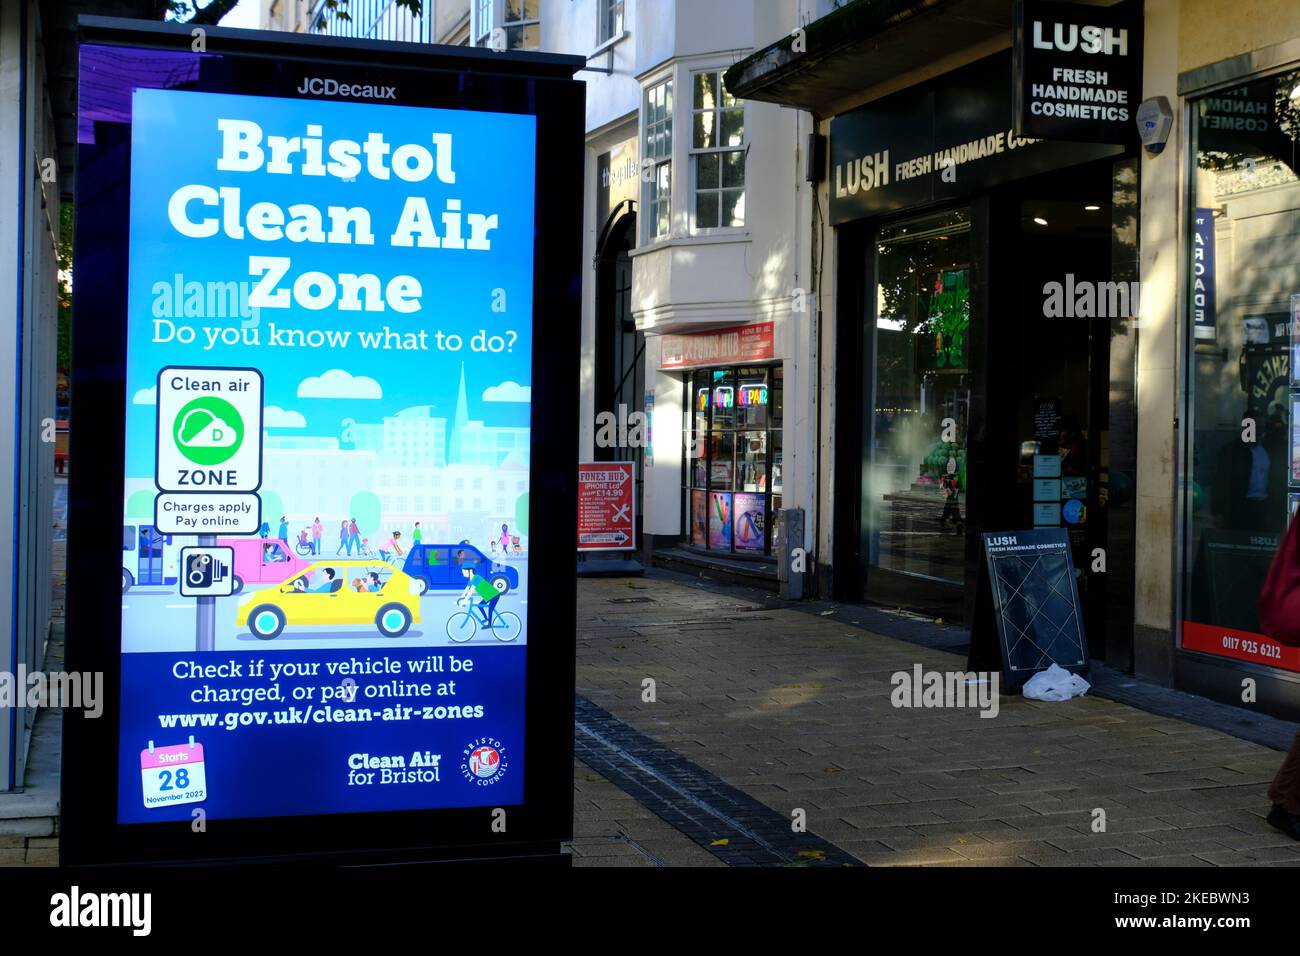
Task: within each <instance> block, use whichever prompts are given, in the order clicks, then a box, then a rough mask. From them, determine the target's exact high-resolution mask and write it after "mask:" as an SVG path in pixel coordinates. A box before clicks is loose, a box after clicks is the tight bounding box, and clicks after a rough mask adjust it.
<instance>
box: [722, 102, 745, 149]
mask: <svg viewBox="0 0 1300 956" xmlns="http://www.w3.org/2000/svg"><path fill="white" fill-rule="evenodd" d="M721 114H722V132H721V136H720V139H721V144H722V145H723V146H739V145H740V144H741V143H743V142H744V141H745V110H744V108H743V107H742V108H740V109H734V110H722V111H721Z"/></svg>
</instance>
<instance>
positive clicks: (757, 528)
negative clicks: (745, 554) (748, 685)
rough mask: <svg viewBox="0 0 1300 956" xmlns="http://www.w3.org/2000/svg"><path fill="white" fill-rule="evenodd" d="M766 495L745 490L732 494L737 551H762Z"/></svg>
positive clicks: (765, 531)
mask: <svg viewBox="0 0 1300 956" xmlns="http://www.w3.org/2000/svg"><path fill="white" fill-rule="evenodd" d="M766 497H767V496H766V495H763V494H753V493H751V492H747V491H737V492H736V493H735V494H734V495H732V499H731V501H732V508H733V509H734V511H735V518H736V520H735V531H734V533H735V537H736V550H737V551H762V550H764V548H765V547H766V546H767V515H766V508H765V504H766V502H765V499H766Z"/></svg>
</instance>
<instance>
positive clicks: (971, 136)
mask: <svg viewBox="0 0 1300 956" xmlns="http://www.w3.org/2000/svg"><path fill="white" fill-rule="evenodd" d="M1010 75H1011V56H1010V54H1008V53H998V54H994V55H993V56H990V57H987V58H985V59H983V60H979V61H977V62H975V63H972V64H970V65H968V66H964V67H962V68H960V69H958V70H953V71H952V72H951V73H946V74H944V75H943V76H941V77H937V78H936V79H934V80H931V81H928V82H926V83H922V84H919V85H917V86H915V87H911V88H909V89H906V90H903V91H901V92H898V93H894V94H891V95H889V96H886V97H883V98H882V99H879V100H876V101H874V102H871V103H867V104H865V105H864V106H860V107H858V108H857V109H854V110H850V111H849V112H847V113H841V114H840V115H839V116H836V117H835V118H834V119H832V120H831V130H830V179H831V181H830V220H831V224H832V225H839V224H840V223H844V222H849V221H851V220H853V219H859V218H863V217H866V216H874V215H880V214H882V213H889V212H896V211H898V210H902V209H907V208H910V207H912V206H916V205H920V204H923V203H929V202H937V201H941V200H946V199H958V198H961V197H965V196H969V195H971V194H972V193H975V192H978V191H980V190H982V189H987V188H988V187H990V186H995V185H997V184H999V183H1005V182H1010V181H1011V180H1014V179H1020V178H1023V177H1026V176H1036V175H1038V174H1040V173H1045V172H1049V171H1051V170H1054V169H1060V168H1062V167H1065V166H1071V165H1074V164H1075V163H1086V162H1089V161H1090V160H1094V159H1100V158H1102V157H1104V156H1115V155H1118V154H1119V153H1120V152H1122V150H1121V148H1120V147H1117V146H1107V145H1099V144H1087V143H1058V142H1052V141H1050V140H1044V139H1036V138H1033V137H1031V136H1028V135H1023V134H1022V133H1020V132H1018V131H1017V130H1016V129H1014V128H1013V123H1012V120H1011V117H1012V95H1011V87H1010V83H1009V82H1008V78H1009V77H1010Z"/></svg>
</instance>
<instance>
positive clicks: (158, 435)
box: [118, 89, 536, 822]
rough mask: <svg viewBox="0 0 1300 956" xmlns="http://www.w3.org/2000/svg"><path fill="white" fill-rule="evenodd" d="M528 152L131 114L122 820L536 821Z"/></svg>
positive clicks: (313, 110)
mask: <svg viewBox="0 0 1300 956" xmlns="http://www.w3.org/2000/svg"><path fill="white" fill-rule="evenodd" d="M535 123H536V121H535V120H534V118H533V117H531V116H518V115H508V114H499V113H479V112H470V111H463V110H430V109H412V108H409V107H401V106H375V105H360V104H355V103H330V102H325V103H318V102H311V103H307V102H303V101H301V100H288V99H278V98H273V97H255V96H228V95H222V94H216V93H201V92H188V91H179V90H151V89H140V90H136V92H135V95H134V98H133V101H132V124H131V134H132V135H131V246H130V256H129V260H130V280H129V281H130V306H129V317H128V325H127V396H128V399H127V406H126V435H125V441H126V449H125V451H126V470H125V475H124V477H125V492H126V497H125V500H124V502H123V508H124V514H125V520H124V527H125V528H130V529H132V530H131V531H130V532H129V533H128V532H125V531H124V539H123V540H124V542H125V541H127V539H128V538H131V539H134V538H136V537H138V535H139V528H140V525H142V524H148V523H152V524H153V525H154V528H155V529H156V530H155V533H157V534H159V535H160V536H162V537H163V543H162V547H163V549H164V550H167V549H168V548H171V549H174V550H181V549H184V548H185V547H187V546H190V545H198V544H200V543H202V542H201V540H200V538H201V537H203V536H207V537H212V538H214V539H215V540H213V541H212V542H210V543H211V544H218V545H222V546H224V547H225V549H226V552H227V555H226V556H214V557H213V558H212V559H211V560H209V561H208V562H207V564H206V565H200V564H199V563H198V562H199V560H200V557H201V556H199V555H194V556H192V557H191V558H190V560H189V561H188V562H186V561H181V562H180V564H179V571H178V573H179V576H180V581H179V582H178V584H184V583H186V582H187V581H196V580H198V579H199V578H200V576H201V574H206V576H207V577H208V578H213V577H214V576H215V578H216V579H217V580H218V581H220V580H222V579H225V580H229V581H230V582H231V584H232V587H231V588H229V589H226V590H228V591H229V593H220V596H217V597H215V598H214V599H213V601H212V602H211V603H208V604H206V605H203V606H200V605H198V603H197V602H198V598H194V599H186V598H185V596H184V595H183V594H182V593H181V590H180V588H179V587H178V586H177V584H173V583H172V582H171V580H170V577H169V575H168V574H167V571H166V568H165V567H164V570H163V573H162V574H161V575H157V574H155V575H153V576H152V577H151V578H150V579H149V580H144V581H142V580H140V578H141V577H142V576H147V575H148V571H147V570H146V571H144V572H143V573H142V571H141V568H140V566H139V564H138V563H137V564H135V565H134V566H133V565H132V562H131V560H130V558H131V557H132V555H131V554H130V552H129V551H127V550H126V549H124V552H123V553H124V565H123V568H124V571H123V574H124V581H126V580H128V579H129V578H130V577H132V576H134V577H135V578H136V582H135V584H133V585H132V586H131V587H129V588H127V589H126V590H125V591H124V594H123V602H122V686H123V689H124V691H125V695H124V707H123V712H122V719H121V749H122V753H123V754H124V755H126V754H138V756H139V758H140V761H141V769H140V772H139V773H137V772H136V768H135V767H132V766H130V765H129V764H128V763H127V762H126V761H125V760H123V761H122V770H121V778H120V779H119V790H118V817H119V819H120V820H121V821H123V822H144V821H148V820H152V819H155V818H159V817H164V818H165V817H168V816H171V817H185V818H188V817H189V815H190V810H191V805H192V804H195V803H202V804H203V805H204V806H205V807H206V808H207V813H208V816H209V817H229V816H264V815H279V814H282V813H286V812H296V813H301V812H303V811H304V809H311V810H316V811H318V812H336V811H340V810H372V809H393V808H399V807H436V806H449V805H470V804H474V803H480V804H482V803H491V804H493V805H499V804H502V803H506V804H509V803H518V802H519V801H520V799H521V798H522V796H523V787H522V780H523V777H522V774H521V773H519V772H518V771H519V770H520V769H521V764H522V763H523V761H524V759H525V745H524V737H525V734H524V726H523V719H522V716H523V712H522V703H523V698H524V680H523V674H524V666H523V665H524V655H525V654H526V653H527V642H528V549H527V548H526V547H523V546H518V545H516V544H515V543H514V542H515V541H517V540H520V539H524V540H526V528H527V522H526V516H525V521H524V524H523V526H522V527H521V526H520V522H519V519H518V516H519V514H520V513H521V509H522V511H524V512H526V507H527V500H528V486H529V471H528V468H529V460H528V452H529V441H528V422H529V414H528V412H529V394H530V391H529V386H530V381H529V374H530V369H529V359H530V357H531V353H532V346H531V338H532V316H531V314H530V306H531V301H532V289H531V282H532V225H533V189H534V184H533V182H532V180H531V177H529V176H526V175H525V176H520V175H512V173H513V170H512V169H511V167H512V166H513V165H514V163H513V160H512V157H513V156H515V155H530V154H532V153H533V152H534V150H535ZM231 284H234V285H235V286H236V287H237V288H238V289H239V298H238V300H237V302H238V304H240V305H241V306H242V305H244V303H246V304H247V305H246V308H247V309H248V310H249V311H250V312H251V311H252V310H257V311H256V312H255V313H253V314H252V315H251V317H249V318H245V317H244V316H242V315H241V314H240V311H239V310H236V311H235V313H234V314H232V315H228V316H218V315H214V314H213V313H214V312H216V311H219V310H217V309H209V308H208V306H209V304H210V303H212V304H217V303H219V302H220V298H219V297H220V295H221V294H222V293H223V292H226V290H228V289H230V288H231ZM213 290H216V291H215V293H214V292H213ZM227 295H228V293H227ZM497 302H505V303H507V305H508V306H509V305H510V304H511V303H513V306H512V307H508V308H507V309H506V310H505V311H495V312H494V311H493V307H494V303H497ZM224 304H226V305H229V300H228V299H227V301H226V302H225V303H224ZM178 305H179V306H180V308H177V306H178ZM503 319H505V321H503ZM243 368H246V369H248V370H249V371H246V372H239V371H234V370H237V369H243ZM471 396H472V399H471ZM155 472H156V475H155ZM421 491H423V492H424V493H423V494H421V493H420V492H421ZM137 550H138V549H137ZM165 564H166V561H164V565H165ZM205 615H206V616H208V617H210V621H208V622H205V621H204V620H203V617H204V616H205ZM205 625H206V626H207V627H210V628H211V629H212V632H213V640H212V642H211V644H212V646H211V647H209V648H203V647H200V646H198V645H199V644H200V643H201V641H202V638H201V637H198V636H196V633H197V632H198V631H199V630H201V629H202V628H203V627H204V626H205ZM341 652H344V653H341ZM449 652H453V653H449ZM358 678H361V679H360V680H358ZM180 745H186V746H185V747H180ZM190 746H192V747H195V748H198V749H197V750H196V753H200V754H201V756H200V757H198V758H194V759H197V760H199V761H201V762H200V763H199V766H200V767H203V768H204V770H203V771H201V775H202V777H203V779H204V780H205V781H206V786H197V785H195V784H194V782H193V780H188V782H187V778H190V777H194V776H196V774H194V773H190V774H187V773H186V768H187V766H188V765H189V763H190V762H191V761H190V760H189V759H188V757H189V755H188V753H187V750H188V749H189V747H190ZM174 748H179V749H178V750H177V752H176V754H174V755H171V756H164V757H162V758H161V759H162V760H164V761H172V766H173V767H174V773H170V774H169V773H168V772H167V770H166V769H165V767H166V763H164V764H163V767H164V769H161V770H160V771H157V772H153V771H151V770H150V769H147V768H146V765H150V766H152V765H154V764H156V763H157V760H156V759H155V756H156V754H159V753H162V752H163V751H164V750H167V749H174ZM286 749H291V750H292V751H293V752H294V754H295V758H296V760H297V762H298V767H297V773H296V778H297V779H296V780H295V782H294V785H293V786H292V787H249V786H243V785H241V781H243V780H245V779H248V778H250V777H251V778H263V777H267V776H273V775H274V773H275V769H276V765H277V763H278V762H279V761H280V760H281V759H282V756H283V754H284V752H285V751H286ZM512 771H514V772H512Z"/></svg>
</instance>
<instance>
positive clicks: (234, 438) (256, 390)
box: [154, 366, 263, 493]
mask: <svg viewBox="0 0 1300 956" xmlns="http://www.w3.org/2000/svg"><path fill="white" fill-rule="evenodd" d="M262 402H263V397H262V373H261V372H260V371H258V370H257V369H254V368H200V367H179V366H169V367H167V368H163V369H161V370H159V372H158V437H157V449H158V453H157V465H156V471H155V474H154V483H155V484H156V485H157V486H158V489H159V490H160V491H171V492H200V493H201V492H231V491H236V492H237V491H244V492H248V491H256V490H257V489H258V488H259V487H260V486H261V484H262Z"/></svg>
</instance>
